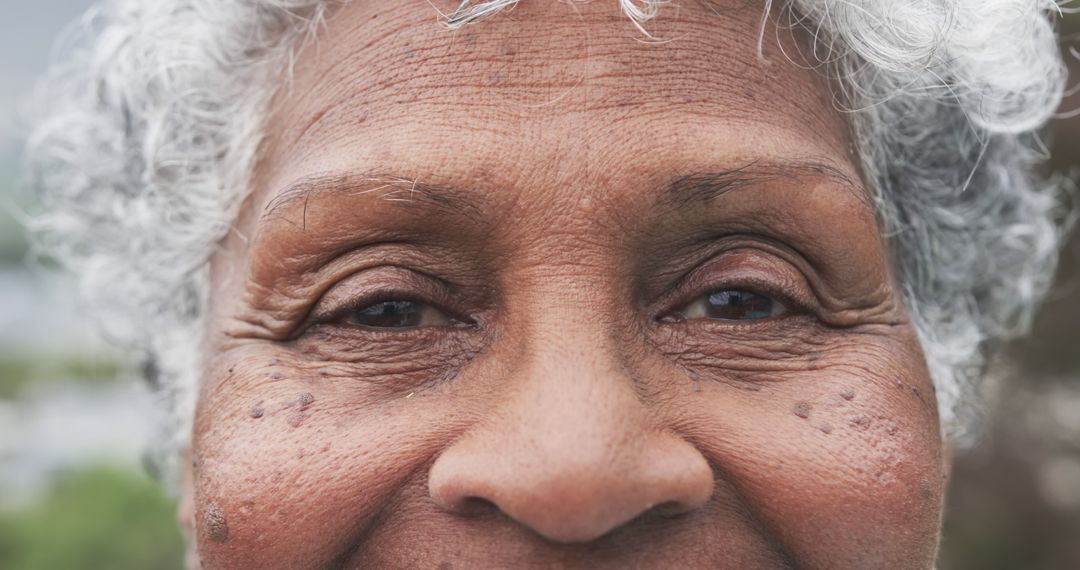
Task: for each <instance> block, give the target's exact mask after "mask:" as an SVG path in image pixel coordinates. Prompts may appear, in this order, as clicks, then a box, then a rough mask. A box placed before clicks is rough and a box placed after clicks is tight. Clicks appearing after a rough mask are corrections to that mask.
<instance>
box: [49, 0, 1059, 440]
mask: <svg viewBox="0 0 1080 570" xmlns="http://www.w3.org/2000/svg"><path fill="white" fill-rule="evenodd" d="M518 1H519V0H488V1H476V2H471V1H469V0H466V1H465V2H463V3H462V4H461V5H460V7H459V8H458V9H457V10H456V11H454V12H452V13H450V14H439V15H438V17H441V18H442V19H443V21H444V23H445V24H446V25H448V26H450V27H457V26H461V25H465V24H468V23H469V22H472V21H474V20H477V19H480V18H483V17H485V16H488V15H491V14H493V13H495V12H497V11H499V10H503V9H506V8H510V7H513V6H514V5H515V4H517V2H518ZM666 2H667V0H619V4H620V5H621V7H622V9H623V11H624V12H625V13H626V14H627V15H628V16H629V17H630V18H631V20H632V21H633V23H634V24H635V25H637V26H638V27H639V28H641V29H642V30H643V31H644V30H645V27H644V26H645V24H647V22H648V20H649V19H651V18H654V17H655V16H656V15H657V13H658V11H659V10H661V9H662V6H663V4H665V3H666ZM340 3H341V0H338V1H332V0H106V1H105V2H104V3H103V4H102V5H100V6H99V7H98V8H97V9H95V10H93V11H92V12H91V13H90V14H88V16H87V17H86V19H85V20H84V21H83V25H82V27H81V30H82V32H83V33H82V34H81V39H82V40H83V41H82V43H76V44H75V47H73V48H71V49H69V50H65V51H64V52H63V53H64V60H63V61H60V62H58V63H56V64H55V65H54V67H53V69H52V72H51V74H50V75H49V76H48V77H47V78H46V80H45V81H44V84H43V89H42V92H41V95H40V96H39V97H38V103H39V104H40V106H41V117H42V120H41V122H40V124H39V125H38V127H37V129H36V130H35V132H34V134H33V136H32V137H31V140H30V146H29V149H30V152H29V165H30V173H31V180H32V182H33V184H34V186H35V187H36V188H37V189H38V191H39V192H40V196H41V200H42V202H43V206H44V212H43V213H42V214H41V215H40V216H39V217H37V218H36V219H35V220H34V221H33V222H32V230H34V233H35V235H36V238H37V239H36V244H37V247H38V251H39V252H42V253H45V254H48V255H51V256H53V257H55V258H57V259H59V260H60V261H61V262H62V263H63V264H64V265H66V266H67V267H68V268H70V269H71V270H73V271H74V273H75V274H76V275H77V277H78V280H79V283H80V286H81V291H82V293H83V294H84V295H85V299H86V301H87V305H88V306H89V307H91V308H92V310H93V312H94V313H95V315H96V316H97V317H98V318H99V319H100V321H101V323H102V324H103V326H104V328H105V330H106V331H107V332H108V334H109V335H110V336H112V337H113V338H115V339H118V340H119V341H120V342H123V343H125V344H127V345H130V346H132V347H134V348H136V349H138V350H140V351H142V352H143V353H144V354H146V355H150V356H152V357H153V360H152V361H153V362H155V363H156V366H155V368H156V369H157V370H158V371H159V374H157V376H158V377H159V381H158V384H157V386H158V387H159V389H160V393H161V394H162V395H163V398H164V400H165V401H166V402H167V403H168V405H167V406H166V408H167V409H168V410H170V414H168V415H167V417H168V420H167V421H165V422H163V425H165V427H166V428H167V430H168V431H169V432H170V433H172V434H174V436H173V439H172V442H173V443H174V444H176V445H177V446H180V447H182V446H183V445H184V444H185V443H186V439H187V437H188V426H189V422H190V417H191V411H192V408H193V401H194V396H193V394H194V392H195V389H194V388H195V386H196V384H197V366H196V363H197V362H198V346H199V339H200V337H201V334H202V330H201V327H202V318H203V314H204V305H205V303H206V295H207V281H208V280H207V274H208V270H207V265H208V259H209V258H210V256H211V254H212V253H213V251H214V249H215V247H216V245H217V244H218V242H219V241H220V240H221V239H222V238H223V237H224V236H225V235H226V233H227V232H229V231H230V227H231V224H232V222H233V219H234V217H235V215H236V214H237V210H238V208H239V207H240V203H241V201H242V200H243V198H244V189H246V188H247V187H248V183H249V176H250V174H251V171H252V168H253V162H254V157H255V153H256V148H257V146H258V144H259V142H260V135H261V128H262V124H261V119H262V114H263V111H264V109H265V108H266V106H267V104H268V101H269V99H270V97H271V96H272V95H273V94H274V91H275V89H276V88H280V86H281V85H282V84H283V83H287V82H283V81H282V77H283V76H287V74H288V73H289V71H290V69H291V66H292V62H293V61H294V59H295V56H296V54H297V53H298V50H300V49H302V48H303V46H304V45H305V43H306V41H307V40H308V39H310V38H312V37H313V36H314V34H315V32H316V31H317V28H318V26H319V24H320V22H321V21H322V20H323V18H325V17H326V16H327V15H328V14H329V13H330V12H332V10H333V9H334V8H335V6H336V5H338V4H340ZM762 8H763V13H764V14H765V16H766V17H767V16H768V15H769V14H770V13H771V14H780V15H783V16H784V17H786V18H787V21H788V22H790V23H791V24H793V25H797V26H801V27H803V28H805V29H806V30H807V31H808V32H809V34H810V35H811V36H812V39H813V54H812V57H814V58H816V59H817V61H819V62H820V63H821V64H822V65H821V69H822V70H823V71H826V72H828V73H831V74H833V75H834V76H835V79H836V80H837V84H838V85H840V86H841V91H842V92H841V93H839V94H838V95H839V100H840V101H841V103H842V105H844V106H845V110H846V111H848V112H849V113H848V114H849V118H850V120H851V121H852V124H853V127H854V132H855V135H856V136H855V139H856V145H857V151H858V153H859V156H860V158H861V161H862V168H863V170H864V173H865V175H866V179H867V180H868V181H869V182H870V185H871V189H870V190H871V192H872V193H873V195H874V197H875V201H876V205H877V209H878V213H879V219H880V223H881V226H882V231H884V232H885V233H886V235H887V236H888V238H889V240H890V243H891V247H892V251H893V254H894V256H895V263H896V267H897V271H898V273H899V275H900V279H901V283H902V284H903V291H904V296H905V302H906V306H907V308H908V310H909V311H910V313H911V315H912V317H913V319H914V322H915V324H916V327H917V329H918V332H919V334H920V339H921V342H922V346H923V349H924V351H925V354H926V357H927V361H928V364H929V366H930V371H931V374H932V377H933V380H934V382H935V385H936V387H937V398H938V402H939V405H940V410H941V413H942V420H943V422H942V423H943V426H944V427H945V429H946V430H947V431H948V432H949V434H950V435H952V436H954V437H956V436H958V435H959V434H961V433H962V432H963V429H964V426H965V425H966V424H967V422H966V421H965V418H966V416H967V415H968V412H967V411H966V410H967V407H966V402H969V401H970V400H971V398H970V397H969V396H968V394H969V392H970V391H971V390H972V389H973V387H974V386H975V385H976V384H977V382H978V380H979V378H980V376H981V375H982V372H983V368H984V367H985V362H986V358H987V347H988V346H990V345H992V344H994V343H996V342H999V341H1001V340H1003V339H1007V338H1009V337H1012V336H1015V335H1017V334H1018V333H1021V332H1023V331H1024V330H1025V329H1026V328H1028V327H1029V325H1030V322H1031V319H1032V315H1033V311H1034V308H1035V306H1036V305H1037V303H1038V302H1039V301H1040V300H1041V298H1042V297H1043V295H1044V294H1045V292H1046V290H1047V288H1048V285H1049V283H1050V279H1051V275H1052V273H1053V270H1054V266H1055V262H1056V257H1057V252H1058V249H1059V245H1060V241H1061V237H1062V228H1061V226H1060V225H1059V224H1058V223H1056V222H1055V219H1056V218H1055V216H1057V215H1059V212H1058V210H1059V201H1058V198H1057V194H1056V192H1055V189H1054V187H1053V185H1051V184H1041V183H1040V182H1039V181H1038V178H1037V177H1036V176H1035V175H1034V172H1033V168H1034V167H1035V166H1036V165H1037V164H1038V163H1039V162H1040V161H1041V160H1042V159H1044V158H1045V151H1044V149H1043V147H1042V146H1041V144H1040V141H1039V139H1038V136H1037V130H1038V129H1039V128H1040V127H1042V126H1043V125H1044V124H1045V123H1046V121H1047V120H1048V119H1049V118H1050V117H1051V116H1052V114H1053V112H1054V111H1055V109H1056V108H1057V106H1058V105H1059V103H1060V100H1061V97H1062V93H1063V91H1064V84H1065V77H1066V73H1065V68H1064V66H1063V63H1062V61H1061V56H1060V54H1059V51H1058V48H1057V45H1056V41H1055V34H1054V25H1053V22H1052V17H1053V15H1054V13H1055V12H1056V11H1057V10H1058V6H1057V5H1056V4H1055V2H1054V1H1053V0H908V1H904V2H885V1H881V0H788V1H785V2H784V3H782V4H781V3H777V4H776V5H775V6H774V5H773V2H772V0H766V1H764V2H763V3H762ZM434 16H436V14H434V13H433V17H434ZM764 29H765V27H764V24H763V26H762V30H764ZM763 39H764V38H763Z"/></svg>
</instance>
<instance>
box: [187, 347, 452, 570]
mask: <svg viewBox="0 0 1080 570" xmlns="http://www.w3.org/2000/svg"><path fill="white" fill-rule="evenodd" d="M230 369H231V370H232V371H231V372H230V371H229V370H230ZM210 374H211V375H210V376H209V377H210V378H212V379H213V380H211V382H215V381H216V382H217V387H216V388H215V389H213V390H212V391H211V392H209V393H205V394H203V397H202V399H201V400H202V401H201V403H200V407H199V409H198V410H197V413H196V431H195V443H194V446H193V453H192V456H193V467H194V469H193V472H194V483H195V485H194V487H195V503H196V516H195V520H196V537H197V540H198V547H199V553H200V556H201V557H202V559H203V561H204V563H205V565H206V566H207V567H230V568H232V567H236V568H241V567H243V568H268V567H283V568H317V567H326V566H327V565H332V564H333V563H334V560H335V557H337V556H340V554H341V553H342V552H347V551H348V550H349V545H350V544H352V543H353V542H355V541H356V540H358V537H360V536H362V535H363V534H364V532H365V530H366V529H367V528H368V527H369V526H370V524H371V522H372V520H373V519H374V518H375V517H376V515H377V514H378V513H379V511H380V510H381V508H382V507H383V506H384V505H385V503H386V502H387V501H388V500H389V499H390V497H391V496H392V495H393V493H394V492H395V491H396V490H397V489H398V488H400V486H401V485H402V484H403V483H404V482H406V481H407V480H408V479H409V478H410V476H412V475H413V474H414V473H415V472H417V471H423V470H422V469H421V467H422V466H423V465H424V464H425V463H426V462H428V461H429V460H430V457H431V455H432V454H433V453H434V451H435V450H436V449H438V445H439V443H438V442H437V441H435V437H434V436H433V435H432V434H437V433H439V432H440V430H439V429H438V427H437V426H433V425H430V421H428V420H425V418H439V417H441V416H440V414H437V413H435V411H433V410H429V409H427V408H429V407H430V403H431V401H432V399H431V398H429V395H428V394H426V393H416V394H415V395H410V394H403V395H402V396H401V397H400V398H399V399H397V400H396V401H390V402H385V401H384V402H383V403H382V404H380V406H379V409H378V410H372V409H371V407H370V406H365V405H364V403H363V398H362V396H363V390H362V389H360V388H358V386H357V382H356V380H355V378H353V379H351V380H350V378H348V377H344V376H341V375H337V374H335V373H333V372H328V369H326V368H314V367H311V366H308V365H305V364H304V363H301V362H296V361H290V360H288V356H287V355H279V356H276V357H275V356H273V354H271V351H252V352H249V353H248V354H245V355H244V356H243V357H241V358H234V359H232V360H229V359H220V363H219V364H217V365H216V366H214V367H212V369H211V373H210Z"/></svg>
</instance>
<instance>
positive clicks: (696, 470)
mask: <svg viewBox="0 0 1080 570" xmlns="http://www.w3.org/2000/svg"><path fill="white" fill-rule="evenodd" d="M544 320H546V319H540V321H544ZM562 322H563V324H564V325H565V326H563V327H561V328H560V334H551V331H545V332H544V334H540V335H536V336H533V338H542V339H544V340H542V341H540V340H537V341H534V342H532V343H530V345H529V346H527V347H526V348H525V349H524V350H522V351H520V357H519V358H518V362H517V363H516V364H515V365H512V366H510V367H508V371H509V375H510V376H511V377H509V378H505V379H504V380H505V381H506V382H507V383H509V384H510V385H511V388H510V389H508V390H507V392H506V394H507V395H506V397H505V398H504V399H502V400H501V402H500V404H499V406H498V409H497V410H493V412H492V414H491V415H490V417H489V419H488V420H487V421H485V422H483V423H482V424H481V425H478V426H476V427H474V429H472V430H471V431H470V432H469V433H467V434H465V435H464V436H463V437H462V439H461V440H459V441H458V442H457V443H456V444H454V445H453V446H452V447H451V448H449V449H447V450H446V451H445V452H444V453H443V454H442V455H441V456H440V457H439V459H438V460H437V461H436V463H435V465H434V466H433V467H432V471H431V473H430V475H429V486H430V490H431V494H432V497H433V498H434V499H435V501H436V502H437V503H440V504H442V505H444V506H446V507H448V508H450V509H451V510H453V509H456V508H460V507H461V506H462V504H463V503H465V502H468V501H469V499H483V500H484V501H487V502H489V503H492V504H494V505H495V506H496V507H497V508H498V509H499V510H501V511H503V512H504V513H505V514H507V515H508V516H509V517H510V518H512V519H514V520H516V521H518V522H519V523H522V524H524V525H526V526H528V527H530V528H532V529H533V530H534V531H536V532H538V533H540V534H541V535H543V536H546V537H548V538H550V539H554V540H559V541H569V542H577V541H584V540H591V539H593V538H596V537H598V536H601V535H603V534H606V533H607V532H609V531H610V530H612V529H613V528H615V527H618V526H620V525H622V524H624V523H626V522H628V521H630V520H632V519H634V518H636V517H637V516H638V515H639V514H641V513H643V512H645V511H647V510H649V509H651V508H653V507H654V506H657V505H661V504H664V505H665V506H669V507H672V509H673V510H676V511H678V510H687V509H692V508H696V507H697V506H700V505H701V504H703V503H704V502H706V501H707V499H708V497H709V496H711V493H712V472H711V470H710V468H709V467H708V464H707V462H706V461H705V459H704V458H703V457H702V456H701V455H700V453H698V451H697V450H696V449H695V448H693V447H692V446H690V445H689V444H688V443H687V442H685V441H683V440H682V439H680V438H678V437H677V436H674V435H673V434H671V433H668V432H665V431H664V430H663V429H662V426H658V425H656V424H655V422H654V421H653V419H652V418H651V416H650V414H649V410H648V407H647V405H646V403H644V402H643V401H641V400H640V399H639V398H638V396H637V391H636V389H635V386H634V380H633V374H632V373H631V371H630V370H628V365H627V364H625V360H624V359H623V358H621V357H620V355H619V353H618V350H619V347H618V346H617V343H616V342H615V341H614V340H613V339H612V338H611V335H609V334H606V333H604V332H603V331H602V329H603V325H600V324H598V322H597V321H596V320H588V319H586V320H583V321H579V322H577V323H574V324H572V325H566V321H562ZM538 326H544V325H542V324H539V323H538ZM534 332H535V331H534ZM590 335H603V337H604V338H603V339H598V338H597V337H596V336H590Z"/></svg>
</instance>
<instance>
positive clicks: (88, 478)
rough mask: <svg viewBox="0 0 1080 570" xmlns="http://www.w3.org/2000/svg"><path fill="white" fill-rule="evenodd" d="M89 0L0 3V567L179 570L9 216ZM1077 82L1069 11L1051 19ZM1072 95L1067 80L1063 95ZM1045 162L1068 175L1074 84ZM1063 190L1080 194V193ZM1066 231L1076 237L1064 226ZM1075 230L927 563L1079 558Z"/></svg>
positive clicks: (156, 500) (75, 330)
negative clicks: (35, 126)
mask: <svg viewBox="0 0 1080 570" xmlns="http://www.w3.org/2000/svg"><path fill="white" fill-rule="evenodd" d="M90 3H91V2H90V0H46V1H38V2H26V1H22V2H15V1H13V0H4V4H5V5H4V10H3V12H2V13H3V14H5V18H4V19H3V21H0V54H3V56H2V57H0V569H6V570H24V569H25V570H29V569H49V570H53V569H69V568H71V569H75V568H78V569H82V568H87V569H91V568H92V569H104V568H108V569H114V570H124V569H153V570H167V569H171V568H181V560H182V550H183V547H182V542H181V537H180V531H179V528H178V526H177V523H176V517H175V514H174V511H175V500H174V498H173V497H169V496H167V495H166V494H165V493H164V492H163V491H162V490H161V489H160V488H159V486H158V485H157V484H156V483H155V482H154V481H153V480H152V479H151V478H150V477H149V476H148V475H147V474H146V469H145V467H144V462H143V460H142V453H143V444H144V442H145V440H146V438H147V437H149V435H150V430H151V420H152V418H151V417H150V415H149V414H150V413H152V409H153V408H152V406H151V399H150V395H149V394H148V393H147V391H146V390H145V388H144V386H143V385H142V384H141V383H140V382H138V381H137V379H135V375H134V374H132V373H131V371H130V370H125V369H124V368H123V365H122V364H121V362H122V361H121V359H120V357H119V355H118V354H117V353H116V352H114V351H113V350H111V349H110V348H109V347H108V346H106V345H104V344H103V343H102V342H101V341H100V340H98V339H96V338H95V336H94V334H93V329H92V328H91V326H90V325H89V324H88V323H87V322H86V321H85V320H84V319H83V317H82V315H81V313H80V311H79V309H78V306H77V303H76V301H75V299H74V298H73V296H72V294H71V289H70V287H69V286H68V284H67V283H65V280H64V278H63V277H62V276H59V275H56V274H55V273H51V272H49V271H47V270H45V269H43V268H32V267H29V266H28V263H27V260H26V242H25V238H24V236H23V233H22V230H21V224H20V223H19V221H18V211H19V210H20V209H21V208H23V207H27V206H28V204H27V202H26V196H25V195H22V194H20V192H19V183H20V180H19V176H20V175H19V161H20V156H21V148H20V139H21V137H22V136H23V135H24V130H23V129H22V128H21V125H20V120H19V119H18V116H19V104H20V101H23V100H25V99H26V98H27V97H29V96H30V93H31V89H32V86H33V82H34V78H35V76H36V75H37V74H39V73H40V72H41V70H42V69H43V68H44V67H45V66H46V64H47V62H48V61H49V60H50V57H51V55H50V47H51V46H52V44H53V41H54V39H55V38H56V37H57V35H58V34H59V33H60V32H61V31H62V30H63V29H64V27H65V25H67V24H68V23H69V22H71V21H73V20H74V19H76V18H77V17H78V16H79V15H80V14H81V13H82V12H83V11H85V10H86V8H87V7H88V6H89V5H90ZM1062 30H1063V34H1062V36H1063V38H1064V39H1065V43H1068V45H1071V46H1074V47H1073V48H1072V49H1071V50H1070V49H1067V48H1063V49H1066V56H1067V59H1068V61H1069V63H1070V66H1071V67H1072V69H1073V74H1072V77H1073V81H1072V83H1073V84H1078V83H1080V52H1078V51H1077V48H1080V14H1078V15H1067V16H1065V18H1064V19H1063V20H1062ZM1078 90H1080V88H1078ZM1063 109H1064V110H1074V112H1073V113H1072V114H1075V115H1077V116H1075V117H1069V116H1068V115H1070V113H1067V112H1063V113H1062V115H1063V117H1062V119H1060V120H1059V121H1058V124H1057V126H1056V127H1057V128H1056V130H1055V137H1054V139H1053V141H1052V142H1053V145H1052V148H1053V153H1054V155H1053V158H1054V160H1053V168H1054V169H1056V170H1058V171H1060V172H1067V171H1069V170H1070V169H1077V168H1080V93H1077V94H1072V95H1070V97H1069V100H1068V101H1066V103H1065V105H1064V106H1063ZM1077 199H1080V197H1078V198H1077ZM1078 235H1080V234H1078ZM1078 336H1080V238H1077V237H1074V239H1072V245H1071V247H1070V248H1069V249H1068V250H1067V251H1066V253H1065V256H1064V259H1063V263H1062V269H1061V273H1060V276H1059V279H1058V284H1057V286H1056V289H1055V291H1054V293H1053V295H1052V297H1051V300H1050V302H1049V303H1048V304H1047V305H1046V307H1045V308H1044V310H1043V311H1042V314H1041V316H1040V318H1039V320H1038V322H1037V325H1036V330H1035V334H1034V335H1033V336H1032V337H1031V338H1029V339H1027V340H1025V341H1023V342H1019V343H1016V344H1014V345H1013V346H1010V347H1008V349H1007V350H1006V351H1005V352H1006V355H1005V357H1004V358H1002V359H1000V361H999V362H998V363H996V364H995V365H994V367H993V370H992V373H991V381H989V382H988V383H987V385H986V387H985V389H984V394H983V397H984V398H985V399H986V401H987V408H986V410H987V411H986V427H985V430H984V433H983V436H982V437H981V439H980V441H979V443H978V444H977V445H976V446H975V447H973V448H972V449H970V450H968V451H966V452H962V453H960V454H958V455H957V457H956V460H955V468H954V478H953V480H952V484H951V489H950V493H949V500H948V507H947V510H946V521H945V530H944V535H943V542H942V553H941V561H940V565H939V567H940V568H941V569H942V570H967V569H979V570H994V569H1010V570H1011V569H1054V570H1067V569H1078V568H1080V338H1078Z"/></svg>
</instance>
